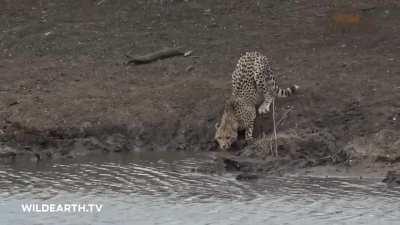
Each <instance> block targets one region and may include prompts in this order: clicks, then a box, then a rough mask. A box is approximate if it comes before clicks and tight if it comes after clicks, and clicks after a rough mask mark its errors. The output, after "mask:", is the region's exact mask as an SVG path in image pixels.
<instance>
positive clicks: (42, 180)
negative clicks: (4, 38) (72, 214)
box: [0, 157, 400, 224]
mask: <svg viewBox="0 0 400 225" xmlns="http://www.w3.org/2000/svg"><path fill="white" fill-rule="evenodd" d="M207 160H208V159H203V160H199V158H191V157H186V158H183V159H182V158H177V159H172V160H160V159H159V158H156V159H154V158H150V159H142V158H140V159H136V158H133V159H131V160H124V161H118V160H117V161H108V162H104V161H103V162H96V161H94V162H84V163H69V164H68V163H65V164H63V163H56V164H52V165H47V166H44V167H39V168H36V169H28V168H15V167H10V166H9V167H7V166H3V167H2V168H0V203H2V204H3V205H4V204H5V205H7V204H11V203H9V202H15V201H20V200H24V201H27V200H29V201H34V200H36V201H42V200H43V201H58V202H60V201H61V202H63V201H66V200H68V201H71V200H73V201H100V202H106V204H107V208H108V210H110V211H109V212H108V213H106V216H105V217H106V218H105V221H114V222H115V223H116V224H118V221H119V222H120V224H124V223H125V222H126V221H124V220H123V218H126V217H124V216H123V215H124V214H123V213H124V212H125V213H127V212H131V213H132V210H134V214H136V215H137V218H136V219H138V221H140V219H143V223H144V224H146V222H145V221H148V220H149V217H151V220H152V221H153V222H160V221H161V222H162V224H174V223H173V221H176V218H175V217H176V216H178V215H177V214H176V212H179V213H181V214H182V217H180V219H182V221H185V220H184V218H183V217H189V218H192V217H193V218H192V219H197V220H198V223H197V224H206V223H210V224H237V223H242V224H243V223H245V222H243V221H247V220H246V218H250V217H251V218H252V221H253V222H254V223H252V224H256V223H257V222H258V223H265V222H266V221H268V223H269V224H284V223H285V222H288V221H296V222H297V223H296V224H310V223H318V224H337V223H340V224H368V222H371V221H380V224H385V223H381V222H382V221H386V224H391V221H398V219H399V218H400V214H399V211H398V208H399V207H400V201H399V200H400V190H399V189H388V188H386V186H385V185H383V184H382V183H380V182H379V179H354V178H315V177H266V178H265V179H259V180H257V181H254V182H239V181H237V180H236V179H235V175H233V174H223V175H216V174H204V173H196V172H193V171H194V170H193V168H196V167H199V166H201V165H203V163H209V162H208V161H207ZM0 205H1V204H0ZM149 213H150V214H149ZM154 214H156V215H158V217H157V216H154ZM197 214H206V215H208V216H206V217H198V216H197ZM219 214H221V215H225V216H223V217H224V218H229V219H226V220H225V222H223V223H221V222H219V221H220V220H218V218H219V219H220V218H221V215H219ZM118 215H119V216H120V217H119V216H118ZM218 215H219V216H218ZM367 217H369V220H368V219H365V218H367ZM165 218H169V219H165ZM46 219H48V220H50V221H53V222H57V223H58V224H63V222H62V221H61V219H60V220H56V221H54V220H55V219H54V218H47V217H46ZM64 219H65V218H64ZM164 219H165V220H164ZM174 219H175V220H174ZM66 221H68V220H66ZM343 221H346V223H344V222H343ZM97 222H98V221H97ZM186 222H189V221H186ZM322 222H323V223H322ZM64 224H68V223H64ZM99 224H107V223H101V222H99ZM108 224H109V223H108ZM139 224H140V223H139ZM147 224H152V223H150V222H149V223H147ZM182 224H185V223H182ZM191 224H193V221H192V223H191ZM194 224H196V223H194ZM288 224H292V223H288ZM393 224H395V223H393Z"/></svg>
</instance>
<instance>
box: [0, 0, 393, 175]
mask: <svg viewBox="0 0 400 225" xmlns="http://www.w3.org/2000/svg"><path fill="white" fill-rule="evenodd" d="M0 2H1V3H0V5H1V8H0V30H1V33H0V50H1V51H0V141H1V142H0V155H1V156H2V157H3V158H5V159H7V160H18V159H29V160H33V161H37V160H43V159H47V158H53V159H56V158H63V157H71V158H74V157H79V156H80V155H84V154H88V153H90V152H99V150H100V152H110V151H116V152H118V151H144V150H188V151H208V150H210V149H211V150H212V149H214V148H215V146H214V142H213V134H214V124H215V123H216V122H217V120H218V119H219V116H220V115H221V110H222V107H223V102H224V99H225V97H226V96H228V95H229V94H230V79H231V72H232V71H233V69H234V66H235V64H236V62H237V60H238V58H239V57H240V55H241V54H243V53H244V52H246V51H253V50H257V51H260V52H262V53H264V54H265V55H267V56H269V57H270V60H271V62H272V65H273V68H274V70H275V71H276V74H277V77H278V81H279V84H280V85H281V86H283V87H285V86H288V85H291V84H298V85H300V87H301V90H300V91H299V92H298V94H297V95H295V96H292V97H290V98H288V99H279V101H278V103H277V104H278V116H279V115H282V114H283V112H284V111H285V110H286V109H287V108H288V107H291V108H292V111H291V112H290V114H289V116H288V118H287V119H286V120H285V121H284V123H283V125H282V126H281V127H280V128H279V131H278V132H279V134H280V135H281V136H285V135H286V136H285V137H287V134H293V133H295V134H296V135H297V136H299V137H301V138H300V139H301V140H313V141H311V142H308V141H305V142H302V143H303V144H300V145H297V146H300V147H297V150H298V151H300V152H313V151H314V150H313V149H318V152H320V151H322V150H321V149H327V147H326V146H330V147H328V149H332V148H334V149H335V151H337V152H345V155H346V157H345V158H346V159H343V160H345V161H346V162H347V161H349V160H352V161H354V162H356V161H362V162H364V163H365V162H367V164H368V165H367V166H368V167H369V166H370V164H374V165H375V164H376V163H378V164H379V165H380V166H379V168H383V167H385V168H386V167H388V168H389V169H390V168H394V167H396V166H398V163H397V164H396V162H399V161H400V138H399V137H400V123H399V121H400V66H399V60H400V4H399V3H397V1H394V0H393V1H378V0H376V1H372V0H371V1H361V0H359V1H351V2H352V3H351V4H350V3H349V2H350V1H342V0H337V1H330V0H322V1H321V0H312V1H309V0H284V1H282V0H281V1H279V0H269V1H256V0H251V1H241V0H234V1H233V0H218V1H215V0H146V1H145V0H142V1H139V0H138V1H130V0H116V1H107V0H98V1H67V0H59V1H50V0H40V1H9V0H2V1H0ZM164 47H181V48H183V49H185V50H192V51H193V53H192V55H190V56H188V57H174V58H169V59H164V60H160V61H156V62H154V63H150V64H145V65H139V66H135V65H126V64H125V62H126V61H127V59H128V56H134V55H141V54H146V53H149V52H152V51H156V50H159V49H161V48H164ZM263 132H264V133H266V134H267V135H269V134H270V133H271V116H270V115H267V116H265V117H263V118H259V119H258V128H257V135H258V136H260V135H261V134H262V133H263ZM315 134H323V135H325V134H327V135H328V136H329V138H328V139H327V140H329V141H328V142H329V143H328V142H324V141H314V139H312V138H311V139H310V138H309V137H310V135H311V136H312V135H315ZM289 136H290V135H289ZM300 139H296V140H300ZM318 140H321V139H318ZM296 143H297V142H296ZM282 145H285V144H282ZM331 145H332V146H333V147H332V146H331ZM321 146H322V147H321ZM283 148H285V146H283ZM286 148H288V147H287V146H286ZM328 152H329V151H328ZM300 155H301V154H300ZM324 156H326V154H322V156H321V157H324ZM296 157H299V155H297V156H296ZM353 159H354V160H353ZM343 160H342V161H343ZM343 162H344V161H343ZM343 162H342V163H343ZM331 163H332V162H331ZM382 165H383V166H382Z"/></svg>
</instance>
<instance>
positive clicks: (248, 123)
mask: <svg viewBox="0 0 400 225" xmlns="http://www.w3.org/2000/svg"><path fill="white" fill-rule="evenodd" d="M255 119H256V109H255V107H251V109H249V111H248V115H247V116H246V119H245V121H244V126H245V129H246V133H245V139H246V142H250V141H252V140H253V139H254V138H253V130H254V121H255Z"/></svg>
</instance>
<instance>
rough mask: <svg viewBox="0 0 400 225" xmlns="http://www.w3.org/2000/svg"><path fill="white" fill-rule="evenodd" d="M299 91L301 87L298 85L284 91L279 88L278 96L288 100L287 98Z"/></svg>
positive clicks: (277, 89) (277, 90)
mask: <svg viewBox="0 0 400 225" xmlns="http://www.w3.org/2000/svg"><path fill="white" fill-rule="evenodd" d="M298 89H299V85H296V84H295V85H293V86H291V87H288V88H284V89H282V88H280V87H277V88H276V95H277V96H278V97H280V98H286V97H288V96H290V95H292V94H293V93H295V92H296V91H297V90H298Z"/></svg>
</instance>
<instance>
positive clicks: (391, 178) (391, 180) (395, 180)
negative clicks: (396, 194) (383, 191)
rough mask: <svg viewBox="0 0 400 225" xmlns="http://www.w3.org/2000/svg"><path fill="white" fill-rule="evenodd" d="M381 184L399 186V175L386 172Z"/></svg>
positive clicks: (394, 172)
mask: <svg viewBox="0 0 400 225" xmlns="http://www.w3.org/2000/svg"><path fill="white" fill-rule="evenodd" d="M382 182H383V183H386V184H387V185H388V186H400V173H398V172H396V171H388V172H387V174H386V177H385V179H383V180H382Z"/></svg>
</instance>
